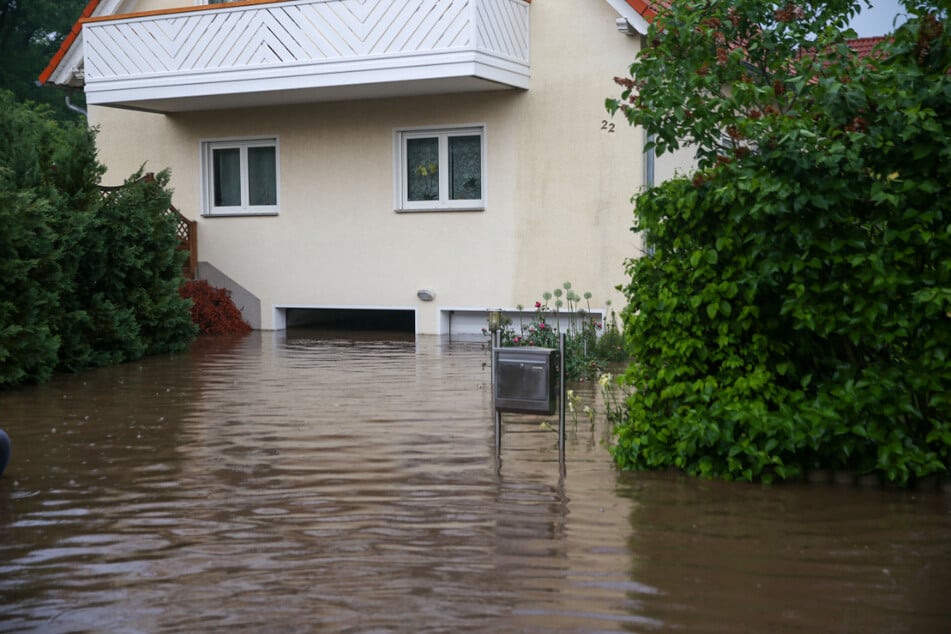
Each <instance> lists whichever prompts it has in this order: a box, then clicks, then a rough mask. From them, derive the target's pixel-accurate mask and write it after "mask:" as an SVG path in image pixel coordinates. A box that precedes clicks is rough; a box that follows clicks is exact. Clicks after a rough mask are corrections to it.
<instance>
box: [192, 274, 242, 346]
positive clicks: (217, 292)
mask: <svg viewBox="0 0 951 634" xmlns="http://www.w3.org/2000/svg"><path fill="white" fill-rule="evenodd" d="M180 294H181V296H182V297H183V298H185V299H188V300H190V301H191V317H192V321H193V322H194V323H195V324H196V325H197V326H198V333H199V334H202V335H246V334H248V333H249V332H251V326H250V325H249V324H248V322H246V321H245V320H244V317H242V316H241V311H240V310H238V308H237V306H235V305H234V301H233V300H232V299H231V291H229V290H227V289H224V288H217V287H214V286H212V285H211V284H209V283H208V282H206V281H205V280H190V281H188V282H186V283H185V285H184V286H182V288H181V291H180Z"/></svg>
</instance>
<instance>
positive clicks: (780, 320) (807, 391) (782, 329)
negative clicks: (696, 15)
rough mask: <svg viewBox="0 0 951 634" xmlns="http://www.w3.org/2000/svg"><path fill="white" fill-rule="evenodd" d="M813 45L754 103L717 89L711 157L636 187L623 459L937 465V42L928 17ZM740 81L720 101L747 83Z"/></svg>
mask: <svg viewBox="0 0 951 634" xmlns="http://www.w3.org/2000/svg"><path fill="white" fill-rule="evenodd" d="M746 4H747V5H749V4H751V3H749V2H747V3H746ZM733 6H734V7H735V6H736V5H733ZM733 10H734V11H739V9H736V8H734V9H733ZM730 15H738V14H737V13H733V14H730ZM707 17H709V16H707ZM721 17H722V18H723V20H724V22H726V21H727V20H728V16H727V15H724V16H721ZM751 37H756V35H755V34H754V35H752V36H751ZM659 46H660V47H661V48H662V49H663V46H664V45H663V44H662V43H661V44H659ZM822 50H830V51H833V53H834V54H833V55H832V56H831V57H828V56H823V55H817V56H816V59H815V61H810V62H809V64H811V66H810V67H809V68H804V67H800V68H799V73H800V76H797V75H795V73H794V74H793V76H791V77H787V78H785V79H783V82H786V83H781V84H777V85H775V86H773V85H770V84H768V83H767V87H766V88H763V89H762V90H761V92H760V95H759V98H760V99H761V102H760V103H759V106H756V104H755V102H753V101H750V102H748V103H740V102H738V101H736V100H734V101H732V102H730V103H731V104H732V106H733V109H732V110H730V112H731V113H732V114H733V115H736V116H737V117H738V118H737V119H736V127H735V128H733V129H732V130H731V132H732V134H733V135H734V137H735V138H734V140H735V141H737V142H736V143H734V144H732V145H731V146H728V147H720V148H715V147H713V146H712V145H710V146H708V147H706V151H708V152H709V153H708V154H705V156H708V157H710V156H718V159H717V160H715V161H713V160H710V161H706V164H708V166H707V167H706V168H704V169H703V170H701V171H699V172H697V173H696V174H695V175H694V176H693V177H692V178H679V179H674V180H671V181H669V182H666V183H664V184H663V185H661V186H659V187H657V188H654V189H652V190H650V191H647V192H645V193H643V194H642V195H640V196H639V197H638V198H637V211H636V214H637V223H636V226H635V230H636V231H640V232H643V234H644V235H645V239H646V242H647V244H648V246H649V247H650V248H651V250H652V252H653V255H652V256H651V257H645V258H641V259H637V260H631V261H630V262H628V265H627V266H628V273H629V274H630V276H631V282H630V284H629V285H628V286H627V287H626V288H625V293H626V295H627V297H628V299H629V301H630V304H629V306H628V307H627V309H626V311H625V323H626V325H627V327H626V333H625V334H626V337H627V339H628V342H629V344H630V347H631V351H632V356H633V358H634V361H635V362H634V364H633V365H631V367H630V368H629V370H628V372H627V374H626V381H627V382H628V383H629V384H630V385H631V386H632V387H633V388H635V391H634V392H633V393H632V394H631V395H630V396H629V398H628V401H627V405H628V416H627V419H626V420H625V421H624V423H623V424H621V425H620V426H619V427H618V444H617V446H616V447H615V449H614V455H615V458H616V460H617V462H618V464H620V465H621V466H622V467H625V468H659V467H668V466H676V467H679V468H682V469H684V470H685V471H687V472H689V473H693V474H698V475H705V476H717V477H725V478H742V479H747V480H754V479H761V480H766V481H768V480H772V479H776V478H789V477H794V476H797V475H799V474H801V473H803V472H804V471H807V470H809V469H812V468H819V467H822V468H836V469H849V470H855V471H857V472H859V473H867V472H877V473H880V474H882V475H884V476H885V477H886V478H887V479H888V480H889V481H891V482H896V483H901V484H906V483H908V482H910V481H912V480H913V479H914V478H916V477H922V476H926V475H929V474H934V473H943V472H946V471H947V470H948V468H949V466H951V363H949V355H951V225H949V222H951V143H949V141H951V74H949V72H948V69H949V60H951V38H949V33H947V32H946V31H945V30H944V29H943V28H942V27H941V24H940V23H939V22H937V21H936V20H935V19H934V17H933V16H928V15H927V14H924V15H922V16H920V17H919V18H916V19H913V20H911V21H910V22H909V23H908V24H907V25H905V26H904V27H902V28H901V29H899V30H898V31H897V32H896V33H895V34H894V37H893V40H892V41H891V42H890V43H888V44H887V46H886V48H884V49H883V50H882V51H881V53H880V55H878V56H877V57H875V58H873V60H871V61H869V60H866V61H862V60H856V59H855V58H854V56H852V57H849V54H848V52H847V50H844V49H842V48H839V47H837V46H834V45H830V46H829V48H828V49H822ZM732 54H733V53H732V52H730V53H729V55H732ZM653 55H659V56H661V57H663V52H660V53H659V52H656V51H655V52H654V53H653ZM797 63H798V62H797ZM713 65H714V64H711V66H713ZM635 66H637V64H635ZM634 70H635V71H636V72H638V73H639V75H638V77H644V76H645V72H646V69H643V68H640V67H637V68H635V69H634ZM723 72H727V71H726V70H724V71H723ZM810 78H811V79H810ZM747 79H748V78H747ZM737 81H738V82H739V87H738V88H737V90H736V91H735V92H734V93H732V94H731V95H728V97H727V98H726V99H728V100H729V99H734V97H736V96H737V95H738V94H739V96H740V97H742V94H743V93H744V91H747V92H749V91H750V90H751V89H752V88H755V86H752V87H751V86H749V85H747V84H744V83H743V82H744V81H746V79H744V78H743V77H740V78H738V79H737ZM734 86H736V84H734ZM784 86H788V90H789V92H790V93H792V92H795V93H796V94H795V99H793V98H792V97H789V101H788V102H787V101H786V99H787V98H786V97H785V95H786V90H787V88H785V87H784ZM633 87H634V86H632V88H633ZM648 89H649V86H644V87H642V88H641V92H642V94H643V93H646V91H647V90H648ZM687 89H690V87H689V86H688V87H687ZM767 90H768V91H769V94H768V95H767ZM629 94H630V93H629ZM764 95H767V97H768V98H767V97H764ZM740 97H737V98H740ZM770 100H772V101H771V104H783V103H785V104H786V106H784V108H782V109H781V108H780V107H779V106H775V105H774V106H773V110H774V111H775V114H773V113H772V111H770V110H769V109H768V108H767V107H764V105H763V101H770ZM637 108H638V107H637V106H631V109H630V110H629V116H630V118H631V119H632V121H635V122H639V123H646V122H645V121H644V120H643V119H644V118H647V117H648V116H649V115H648V114H641V111H640V110H638V109H637ZM644 112H645V113H646V112H647V111H644ZM737 113H739V114H737ZM744 113H745V114H744ZM743 117H746V118H747V119H749V120H750V121H748V124H749V125H746V123H744V122H746V119H744V118H743ZM711 121H712V122H716V119H715V118H711V120H708V121H704V122H701V121H693V122H692V123H691V125H693V126H695V127H698V128H699V127H702V125H704V124H707V125H710V124H711ZM668 123H669V122H668ZM649 125H658V122H657V121H654V122H653V124H649ZM664 125H666V124H664ZM649 130H650V128H649ZM667 132H668V137H667V138H669V139H672V138H675V137H677V136H678V135H675V134H670V131H669V130H668V131H667ZM680 136H682V135H680ZM702 137H703V135H699V134H698V135H697V136H696V137H695V138H698V139H701V138H702ZM718 138H719V137H718ZM712 143H720V141H719V140H716V141H713V142H712ZM717 151H719V152H720V154H716V152H717ZM701 162H704V161H701Z"/></svg>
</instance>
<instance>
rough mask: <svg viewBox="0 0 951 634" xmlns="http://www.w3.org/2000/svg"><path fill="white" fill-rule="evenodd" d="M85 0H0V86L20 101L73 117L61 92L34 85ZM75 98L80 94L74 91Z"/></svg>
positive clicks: (86, 0)
mask: <svg viewBox="0 0 951 634" xmlns="http://www.w3.org/2000/svg"><path fill="white" fill-rule="evenodd" d="M87 2H88V0H0V60H3V63H2V64H0V90H3V89H5V90H9V91H11V92H13V94H14V95H16V97H17V99H19V100H20V101H24V100H30V101H34V102H37V103H46V104H49V105H50V107H51V108H52V112H53V115H54V117H56V118H58V119H62V120H69V119H73V118H75V117H76V114H75V113H71V112H70V111H69V110H67V109H66V107H65V105H64V100H63V94H62V93H60V92H59V91H57V90H51V89H48V88H46V89H43V88H40V87H38V86H37V85H36V80H37V77H39V75H40V73H41V72H42V71H43V69H44V68H46V65H47V64H48V63H49V61H50V59H52V57H53V55H55V53H56V51H57V50H58V49H59V46H60V44H61V43H62V42H63V40H64V39H65V37H66V34H67V33H69V31H70V29H71V28H72V26H73V23H74V22H75V20H76V17H77V16H79V14H80V13H81V12H82V9H83V7H84V6H86V4H87ZM75 98H76V101H78V102H80V103H82V101H83V95H82V93H81V92H77V94H76V95H75Z"/></svg>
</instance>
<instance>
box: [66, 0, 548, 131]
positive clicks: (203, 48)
mask: <svg viewBox="0 0 951 634" xmlns="http://www.w3.org/2000/svg"><path fill="white" fill-rule="evenodd" d="M528 9H529V5H528V4H527V3H526V2H524V1H523V0H292V1H287V2H276V1H272V2H257V3H248V4H244V3H242V4H238V5H232V6H228V5H219V6H207V7H195V8H188V9H179V10H169V11H165V12H161V13H154V14H141V15H134V16H126V17H122V16H116V17H109V18H92V19H89V20H86V21H84V23H83V28H82V37H83V50H84V74H85V90H86V101H87V103H89V104H95V105H105V106H115V107H121V108H132V109H137V110H147V111H153V112H164V113H170V112H182V111H188V110H213V109H220V108H237V107H250V106H263V105H274V104H292V103H309V102H317V101H339V100H347V99H372V98H381V97H386V98H393V97H400V96H409V95H422V94H439V93H456V92H473V91H484V90H500V89H510V88H519V89H526V88H528V83H529V10H528Z"/></svg>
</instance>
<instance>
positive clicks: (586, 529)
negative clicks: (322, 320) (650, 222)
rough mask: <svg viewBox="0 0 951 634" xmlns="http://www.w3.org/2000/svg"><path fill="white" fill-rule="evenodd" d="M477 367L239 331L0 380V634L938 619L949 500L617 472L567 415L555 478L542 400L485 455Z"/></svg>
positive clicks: (948, 555) (439, 350)
mask: <svg viewBox="0 0 951 634" xmlns="http://www.w3.org/2000/svg"><path fill="white" fill-rule="evenodd" d="M488 360H489V358H488V353H487V352H485V351H484V350H483V349H482V347H481V345H480V344H479V343H475V342H469V343H458V342H456V343H453V344H451V345H450V344H448V343H446V342H445V341H440V340H439V339H437V338H419V339H414V338H412V336H409V337H407V338H402V339H401V338H385V339H372V338H367V339H360V338H346V337H338V338H332V339H327V338H322V337H320V336H317V335H316V334H314V333H311V334H310V335H308V333H306V332H298V333H293V332H292V333H291V335H290V336H286V335H285V334H284V333H254V334H252V335H251V336H249V337H246V338H244V339H239V340H232V339H219V338H207V339H202V340H199V341H198V342H196V344H195V345H194V346H193V348H192V350H191V351H189V352H188V353H184V354H181V355H176V356H166V357H157V358H150V359H146V360H144V361H142V362H138V363H131V364H126V365H123V366H118V367H112V368H103V369H99V370H92V371H88V372H84V373H81V374H77V375H67V376H59V377H56V378H55V379H54V380H53V381H51V382H50V383H49V384H46V385H42V386H34V387H27V388H23V389H20V390H16V391H8V392H0V427H3V428H4V429H6V431H7V432H8V433H9V434H10V436H11V438H12V440H13V455H12V460H11V463H10V466H9V467H8V469H7V472H6V474H5V475H4V477H3V478H2V479H0V631H2V632H44V633H46V632H54V633H55V632H199V631H228V632H232V631H233V632H270V631H274V632H460V631H465V632H586V633H587V632H657V631H660V632H664V631H673V630H678V631H684V632H863V633H864V632H909V633H916V634H917V633H928V632H935V633H947V632H951V494H948V493H947V492H940V491H937V490H933V491H895V490H882V489H873V488H860V487H853V486H835V485H806V484H789V485H779V486H773V487H763V486H759V485H744V484H727V483H720V482H704V481H699V480H695V479H689V478H683V477H680V476H678V475H673V474H643V473H619V472H618V471H616V470H615V469H614V468H613V466H612V464H611V460H610V456H609V455H608V452H607V449H606V448H605V443H606V442H607V440H608V439H609V438H610V434H609V431H608V430H607V429H605V428H604V422H603V420H599V421H598V423H597V425H596V426H595V427H594V428H593V429H592V428H591V426H590V425H589V424H588V421H587V419H586V418H584V417H583V416H579V421H578V422H577V424H576V425H575V424H574V423H573V422H572V420H571V418H570V417H569V421H568V430H569V433H568V441H567V475H566V476H565V477H564V478H561V477H560V476H559V468H558V449H557V444H558V440H557V435H556V434H555V433H554V432H553V431H549V430H547V429H545V428H543V427H540V425H539V423H540V422H541V421H543V420H545V419H543V418H538V417H530V416H510V415H506V418H505V423H504V434H505V435H504V440H503V453H502V460H501V462H500V463H498V462H496V460H495V445H494V439H493V415H492V404H491V392H490V390H489V385H488V384H489V380H490V379H489V369H488V366H487V364H488ZM573 387H575V389H576V390H577V391H578V392H579V393H580V394H581V395H582V398H583V399H584V401H583V402H586V403H594V402H595V401H596V398H595V397H596V395H595V391H594V387H596V385H595V386H590V385H586V386H581V387H578V386H573ZM599 407H600V406H599ZM556 419H557V415H556V416H553V417H548V420H550V421H552V422H554V421H555V420H556ZM555 426H556V425H555Z"/></svg>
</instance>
